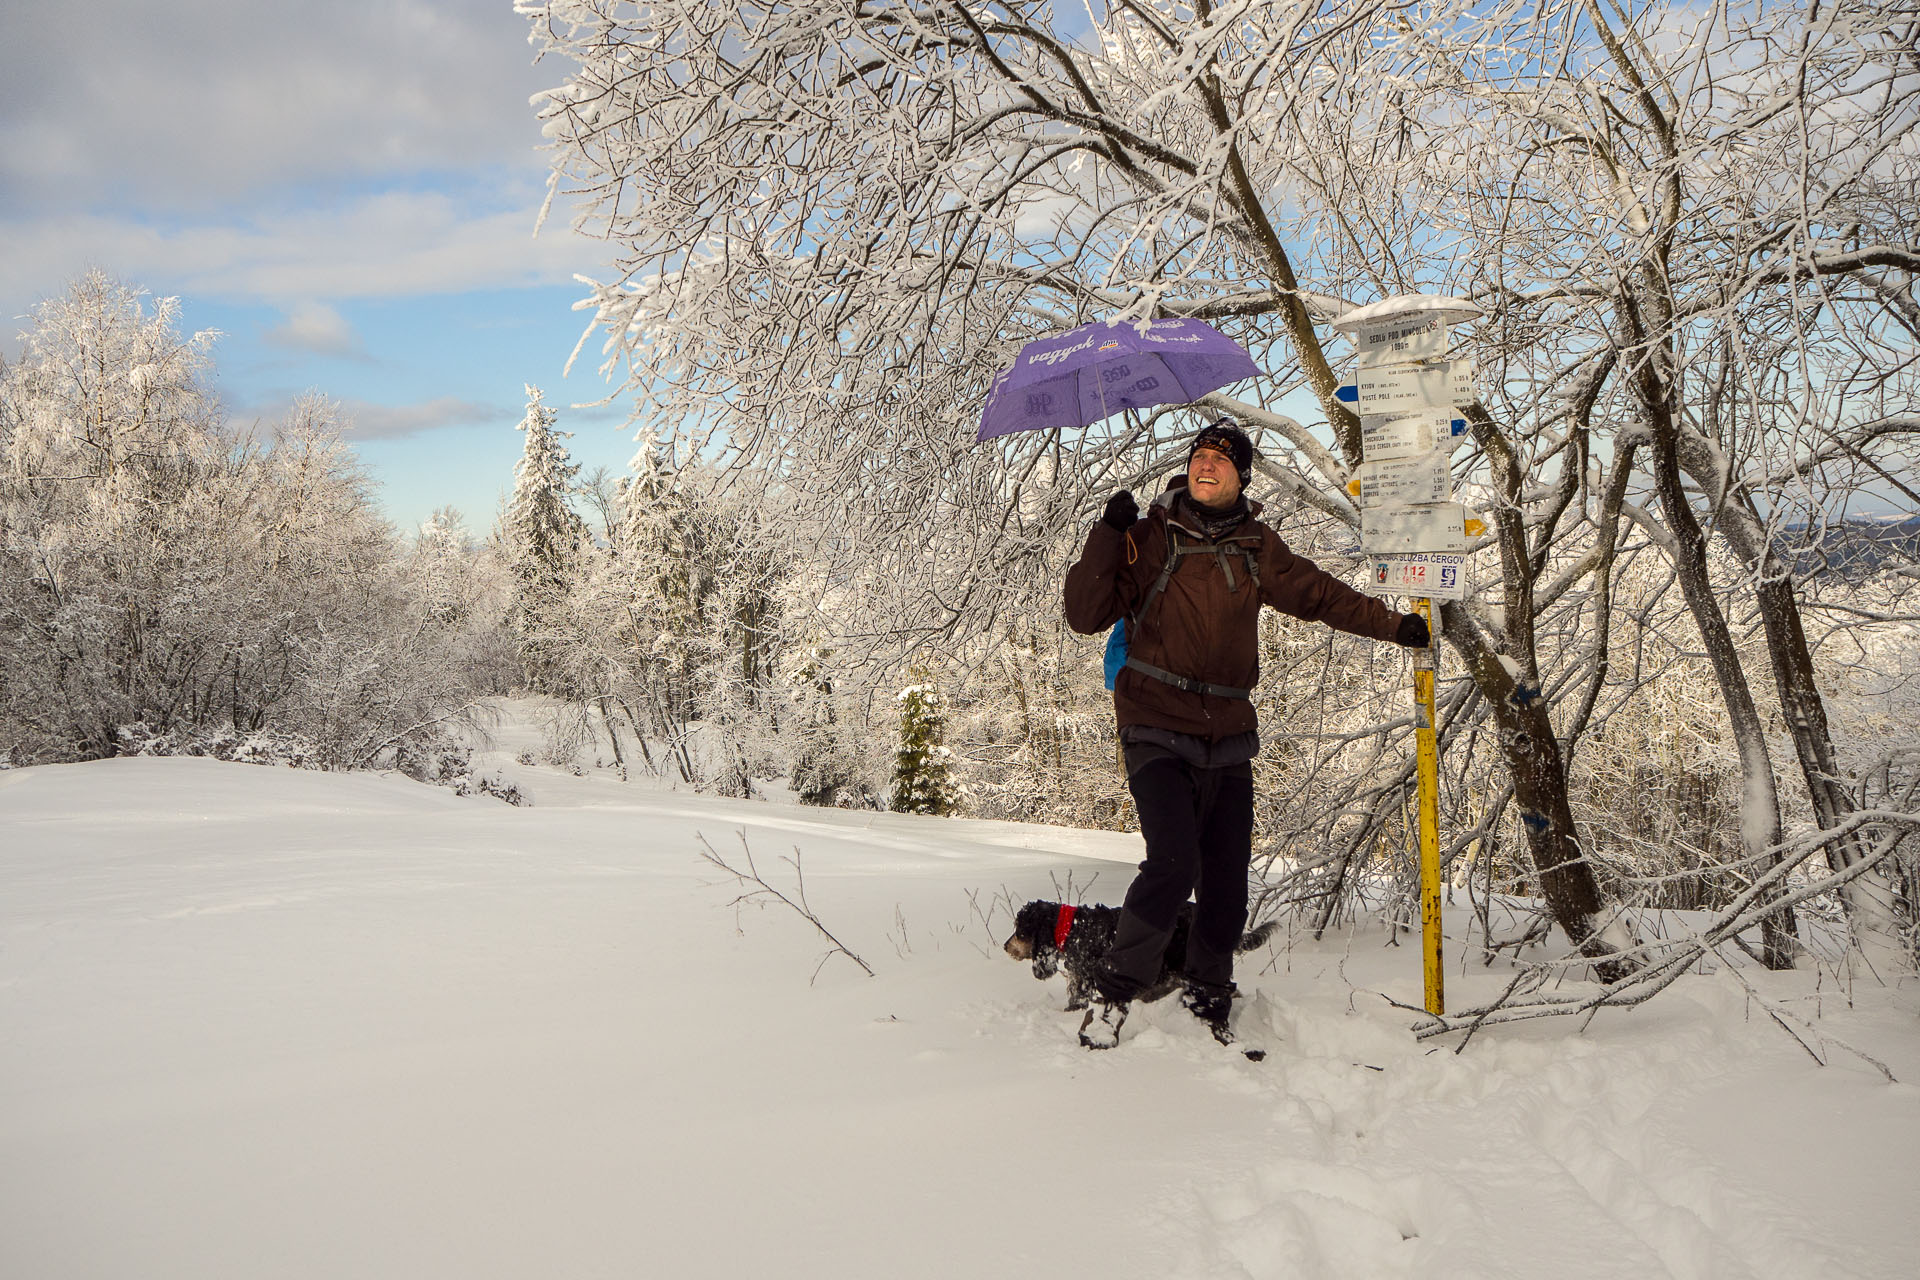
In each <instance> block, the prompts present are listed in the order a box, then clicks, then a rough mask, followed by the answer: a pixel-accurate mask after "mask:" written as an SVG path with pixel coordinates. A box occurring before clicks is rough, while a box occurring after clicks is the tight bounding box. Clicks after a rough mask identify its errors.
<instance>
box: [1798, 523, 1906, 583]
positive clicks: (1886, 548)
mask: <svg viewBox="0 0 1920 1280" xmlns="http://www.w3.org/2000/svg"><path fill="white" fill-rule="evenodd" d="M1774 546H1775V549H1776V551H1777V552H1778V554H1779V555H1780V558H1781V559H1783V560H1785V561H1786V562H1787V563H1788V564H1790V565H1792V566H1793V572H1794V574H1795V576H1797V577H1801V578H1821V577H1838V578H1842V579H1845V580H1846V581H1848V582H1858V581H1861V580H1862V579H1865V578H1870V577H1872V576H1873V575H1874V574H1876V573H1879V572H1880V571H1881V570H1883V569H1886V568H1889V567H1892V566H1897V565H1908V564H1920V515H1913V514H1911V513H1905V514H1901V515H1894V516H1870V517H1866V518H1864V519H1852V520H1845V521H1842V522H1840V523H1838V524H1828V525H1804V524H1802V525H1789V526H1788V527H1787V529H1786V530H1785V531H1784V532H1782V534H1781V535H1780V537H1779V538H1778V540H1777V541H1776V542H1775V544H1774Z"/></svg>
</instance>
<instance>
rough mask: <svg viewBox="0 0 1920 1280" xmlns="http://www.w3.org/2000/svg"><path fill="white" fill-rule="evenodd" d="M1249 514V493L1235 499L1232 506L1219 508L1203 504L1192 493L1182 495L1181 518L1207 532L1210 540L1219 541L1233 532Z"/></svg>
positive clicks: (1202, 531) (1204, 532)
mask: <svg viewBox="0 0 1920 1280" xmlns="http://www.w3.org/2000/svg"><path fill="white" fill-rule="evenodd" d="M1248 514H1249V512H1248V510H1247V495H1246V494H1244V493H1243V494H1241V495H1240V496H1239V497H1237V498H1235V499H1234V500H1233V505H1232V506H1230V507H1224V508H1221V509H1219V510H1215V509H1214V508H1212V507H1208V506H1203V505H1202V504H1201V503H1200V502H1199V501H1198V500H1196V499H1195V498H1194V496H1193V495H1192V494H1191V493H1182V494H1181V495H1180V515H1181V518H1182V519H1183V520H1184V521H1185V522H1186V523H1187V524H1190V525H1192V526H1193V527H1194V528H1195V529H1198V530H1199V531H1200V532H1201V533H1203V534H1205V535H1206V537H1207V541H1208V542H1218V541H1220V539H1222V538H1224V537H1226V536H1227V535H1228V534H1229V533H1232V532H1233V531H1234V530H1235V529H1237V528H1239V527H1240V522H1241V521H1243V520H1245V519H1246V518H1247V516H1248Z"/></svg>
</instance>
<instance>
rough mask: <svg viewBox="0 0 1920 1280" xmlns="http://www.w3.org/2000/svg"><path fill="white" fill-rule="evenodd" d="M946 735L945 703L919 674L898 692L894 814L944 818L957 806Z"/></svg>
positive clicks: (958, 793)
mask: <svg viewBox="0 0 1920 1280" xmlns="http://www.w3.org/2000/svg"><path fill="white" fill-rule="evenodd" d="M946 737H947V718H946V711H945V703H944V701H943V700H942V698H941V697H940V691H939V690H938V689H936V688H935V687H934V686H933V685H932V684H931V683H928V682H927V679H926V676H925V675H924V673H921V678H920V681H919V682H918V683H915V684H910V685H908V686H907V687H906V688H904V689H902V690H901V691H900V749H899V751H897V752H895V753H894V757H893V809H894V812H895V813H931V814H933V815H935V816H937V817H944V816H946V815H947V814H950V813H952V812H953V811H954V810H955V809H957V808H958V807H959V803H960V791H959V787H958V786H957V785H956V784H955V782H954V778H953V752H952V751H950V750H948V748H947V745H946Z"/></svg>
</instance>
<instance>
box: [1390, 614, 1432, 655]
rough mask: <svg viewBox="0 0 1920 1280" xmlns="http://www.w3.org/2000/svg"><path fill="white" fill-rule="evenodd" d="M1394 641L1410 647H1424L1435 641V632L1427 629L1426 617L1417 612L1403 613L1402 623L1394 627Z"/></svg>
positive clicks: (1401, 616)
mask: <svg viewBox="0 0 1920 1280" xmlns="http://www.w3.org/2000/svg"><path fill="white" fill-rule="evenodd" d="M1393 642H1394V643H1395V644H1403V645H1405V646H1407V648H1409V649H1424V648H1426V647H1427V646H1428V645H1430V644H1432V643H1433V633H1432V632H1430V631H1428V630H1427V620H1426V619H1425V618H1423V617H1421V616H1420V615H1419V614H1417V613H1403V614H1401V615H1400V625H1399V626H1398V627H1396V628H1395V629H1394V632H1393Z"/></svg>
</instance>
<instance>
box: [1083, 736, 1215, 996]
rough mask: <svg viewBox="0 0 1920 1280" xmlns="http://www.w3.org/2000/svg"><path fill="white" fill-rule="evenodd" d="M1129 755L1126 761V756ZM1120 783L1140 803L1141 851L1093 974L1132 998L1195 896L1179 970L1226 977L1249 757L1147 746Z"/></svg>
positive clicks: (1191, 977) (1197, 977) (1206, 978)
mask: <svg viewBox="0 0 1920 1280" xmlns="http://www.w3.org/2000/svg"><path fill="white" fill-rule="evenodd" d="M1129 763H1131V761H1130V762H1129ZM1127 785H1128V786H1129V787H1130V788H1131V789H1132V791H1133V800H1134V805H1135V806H1136V807H1137V808H1138V809H1139V811H1140V832H1141V834H1142V835H1144V836H1145V837H1146V841H1147V860H1146V861H1145V862H1142V863H1141V864H1140V874H1139V875H1137V876H1135V877H1134V879H1133V883H1132V884H1131V885H1130V886H1128V888H1127V898H1126V904H1125V907H1124V909H1123V910H1122V912H1121V916H1120V923H1119V926H1118V928H1117V930H1116V932H1115V934H1114V939H1113V945H1112V946H1111V947H1110V948H1109V949H1108V951H1107V955H1106V959H1105V961H1104V962H1103V964H1102V966H1101V967H1102V972H1101V975H1100V979H1101V980H1100V989H1101V993H1102V994H1103V995H1105V996H1107V998H1108V999H1114V1000H1119V999H1132V998H1133V996H1134V995H1136V994H1137V993H1138V992H1139V990H1140V989H1141V988H1142V987H1145V986H1148V985H1150V984H1151V983H1152V982H1153V981H1154V980H1155V979H1156V978H1158V977H1159V974H1160V964H1161V959H1162V957H1163V956H1164V955H1165V953H1166V949H1167V940H1168V939H1169V938H1170V937H1171V936H1172V934H1173V926H1174V921H1175V919H1176V917H1177V916H1178V915H1179V912H1180V907H1181V905H1182V904H1183V903H1185V902H1186V900H1187V895H1188V894H1192V895H1193V897H1194V912H1193V931H1192V933H1191V935H1190V936H1189V937H1188V940H1187V963H1186V975H1187V979H1188V981H1189V982H1192V983H1195V984H1197V985H1200V986H1203V987H1226V986H1227V985H1228V984H1229V983H1231V982H1232V981H1233V956H1234V951H1235V949H1236V947H1237V946H1238V944H1239V942H1240V938H1241V936H1242V934H1243V933H1244V932H1245V931H1246V927H1247V864H1248V863H1249V862H1250V861H1251V860H1252V858H1253V766H1252V765H1250V764H1237V765H1228V766H1227V767H1225V768H1221V769H1202V768H1198V767H1196V766H1194V765H1192V764H1189V763H1188V762H1187V761H1185V760H1182V759H1180V758H1179V757H1177V756H1172V755H1168V754H1165V753H1155V755H1154V757H1153V758H1151V759H1148V760H1146V761H1145V762H1144V763H1142V764H1141V765H1140V766H1139V767H1138V768H1136V769H1134V770H1132V772H1131V774H1130V776H1129V777H1128V779H1127Z"/></svg>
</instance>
